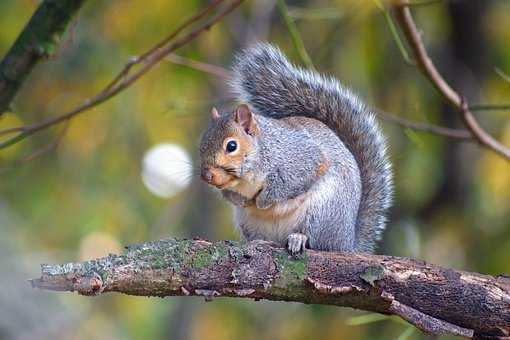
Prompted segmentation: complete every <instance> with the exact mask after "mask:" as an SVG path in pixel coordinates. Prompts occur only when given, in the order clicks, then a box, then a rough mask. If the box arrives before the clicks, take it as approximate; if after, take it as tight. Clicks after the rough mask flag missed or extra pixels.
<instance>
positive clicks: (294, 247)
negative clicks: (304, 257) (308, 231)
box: [287, 233, 308, 255]
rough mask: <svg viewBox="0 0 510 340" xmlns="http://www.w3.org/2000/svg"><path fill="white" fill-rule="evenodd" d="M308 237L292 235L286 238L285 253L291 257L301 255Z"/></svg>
mask: <svg viewBox="0 0 510 340" xmlns="http://www.w3.org/2000/svg"><path fill="white" fill-rule="evenodd" d="M307 242H308V236H306V235H305V234H301V233H292V234H290V235H289V236H287V251H288V252H289V253H290V254H291V255H297V254H301V253H302V252H303V251H304V250H305V248H306V245H307Z"/></svg>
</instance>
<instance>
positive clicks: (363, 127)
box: [231, 44, 392, 252]
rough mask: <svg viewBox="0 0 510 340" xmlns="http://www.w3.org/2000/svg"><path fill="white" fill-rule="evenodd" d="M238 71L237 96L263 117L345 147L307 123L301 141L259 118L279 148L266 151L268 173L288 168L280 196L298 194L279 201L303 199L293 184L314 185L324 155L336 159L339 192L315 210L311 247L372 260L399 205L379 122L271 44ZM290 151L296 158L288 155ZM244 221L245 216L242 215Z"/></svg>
mask: <svg viewBox="0 0 510 340" xmlns="http://www.w3.org/2000/svg"><path fill="white" fill-rule="evenodd" d="M233 71H234V76H233V80H232V82H231V85H232V88H233V91H234V92H235V94H236V95H237V96H238V98H239V100H240V101H241V102H245V103H248V104H249V105H250V106H251V108H252V109H253V110H254V113H255V114H259V115H261V116H262V117H270V118H277V119H281V118H285V117H301V116H302V117H308V118H314V119H317V120H319V121H320V122H322V123H324V124H325V125H326V126H327V127H329V128H330V129H331V130H332V131H333V132H334V133H335V134H336V135H337V136H338V137H339V138H340V140H341V142H340V141H339V140H337V139H336V138H334V137H335V136H333V135H332V134H328V133H327V132H324V130H323V129H318V130H317V129H314V128H313V127H311V128H309V129H308V128H307V126H306V125H310V126H312V125H313V123H311V124H308V123H303V126H304V128H299V129H298V130H300V132H299V133H297V132H295V133H285V129H286V127H285V124H284V123H283V122H282V124H281V126H280V127H279V128H275V127H274V126H276V125H278V124H275V123H274V122H272V119H266V118H262V117H258V118H257V123H258V124H259V126H260V130H261V134H262V136H261V137H260V139H261V140H265V141H266V143H269V144H271V145H270V146H269V147H268V146H266V147H265V148H264V149H265V152H264V153H266V152H267V153H268V154H267V155H263V157H262V159H263V160H264V163H268V164H266V165H265V166H264V167H274V166H275V165H276V164H279V165H281V166H283V167H284V168H283V169H280V170H279V173H278V174H276V175H274V174H273V175H274V176H276V177H278V180H277V182H278V181H279V182H278V184H276V185H277V187H275V188H273V190H280V191H281V190H284V191H288V190H290V191H291V192H285V193H277V194H276V196H278V195H280V196H282V197H287V199H292V198H295V197H296V196H297V194H300V192H292V190H293V189H292V187H293V185H292V184H289V183H293V182H295V181H299V180H303V179H305V180H306V179H307V178H309V176H305V175H303V174H304V173H306V172H313V171H314V169H313V166H315V163H316V162H317V157H318V155H319V150H321V151H324V150H325V151H326V153H327V155H328V156H329V155H332V160H333V162H332V163H333V164H332V165H331V168H330V169H329V171H328V173H331V176H334V179H335V181H336V184H335V183H327V184H323V185H322V186H323V187H324V188H326V187H329V189H330V190H331V189H333V190H334V191H335V195H333V196H334V197H332V198H329V199H325V200H324V201H323V202H321V204H322V206H317V207H313V208H312V209H311V210H312V211H310V212H309V214H310V216H309V217H308V218H306V220H307V221H305V222H304V223H307V224H308V225H304V226H303V227H302V228H305V230H304V231H305V234H307V236H308V241H309V244H310V247H311V248H316V249H324V250H344V251H359V252H372V251H373V249H374V246H375V243H376V241H377V240H379V239H380V237H381V234H382V232H383V230H384V227H385V222H386V218H385V214H386V212H387V210H388V208H389V207H390V205H391V201H392V171H391V164H390V161H389V159H388V156H387V150H386V148H387V147H386V141H385V138H384V137H383V135H382V134H381V131H380V128H379V126H378V124H377V122H376V120H375V117H374V114H373V113H372V112H371V111H370V110H369V109H368V108H367V107H366V106H365V105H364V104H363V102H361V101H360V100H359V99H358V98H357V97H356V96H355V95H354V94H353V93H351V91H349V90H348V89H346V88H345V87H343V86H342V85H340V84H339V82H338V81H337V80H335V79H333V78H331V77H325V76H322V75H319V74H318V73H316V72H313V71H309V70H304V69H301V68H298V67H296V66H294V65H292V64H291V63H290V62H289V61H288V60H287V59H286V57H285V56H284V55H283V54H282V52H281V51H280V50H279V49H278V48H276V47H273V46H272V45H269V44H257V45H255V46H253V47H251V48H248V49H246V50H245V51H243V52H242V53H240V54H238V55H237V57H236V61H235V64H234V67H233ZM305 134H306V135H308V136H309V137H311V139H310V140H312V141H314V142H315V143H317V144H318V145H316V146H315V148H316V149H314V145H313V143H312V144H307V143H306V142H302V141H303V140H304V139H306V138H304V137H303V135H305ZM282 144H283V145H284V147H285V148H289V150H292V151H291V152H280V151H279V150H280V149H282ZM259 157H260V155H259ZM280 158H281V159H280ZM304 160H306V161H304ZM306 166H310V167H312V168H309V169H307V168H306ZM282 173H283V177H282ZM301 173H303V174H301ZM325 177H327V176H325ZM321 180H322V181H323V182H324V180H325V179H324V178H322V179H321ZM297 187H300V186H299V185H298V186H297ZM301 187H302V188H303V186H301ZM332 187H333V188H332ZM305 188H306V186H305ZM308 189H309V188H308ZM358 191H360V192H358ZM236 214H237V215H243V210H242V208H240V209H238V210H237V211H236ZM238 218H239V216H238ZM240 218H241V220H242V216H241V217H240ZM240 228H241V229H242V228H243V226H242V225H240ZM311 229H314V230H311ZM242 232H244V231H243V230H242ZM246 234H248V235H244V236H245V237H247V238H256V237H257V236H260V235H253V237H251V235H249V230H246Z"/></svg>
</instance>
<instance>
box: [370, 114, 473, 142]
mask: <svg viewBox="0 0 510 340" xmlns="http://www.w3.org/2000/svg"><path fill="white" fill-rule="evenodd" d="M377 115H378V116H379V117H381V119H383V120H386V121H388V122H391V123H395V124H398V125H400V126H403V127H405V128H408V129H412V130H416V131H421V132H427V133H431V134H434V135H439V136H444V137H448V138H453V139H459V140H465V141H469V140H473V136H472V135H471V133H469V131H466V130H460V129H451V128H447V127H443V126H439V125H434V124H429V123H422V122H415V121H412V120H408V119H404V118H402V117H397V116H395V115H393V114H390V113H387V112H384V111H377Z"/></svg>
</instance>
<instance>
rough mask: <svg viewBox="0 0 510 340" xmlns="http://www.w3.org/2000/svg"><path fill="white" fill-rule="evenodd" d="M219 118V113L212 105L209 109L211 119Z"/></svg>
mask: <svg viewBox="0 0 510 340" xmlns="http://www.w3.org/2000/svg"><path fill="white" fill-rule="evenodd" d="M219 118H220V114H219V112H218V110H216V108H215V107H213V108H212V109H211V119H212V120H217V119H219Z"/></svg>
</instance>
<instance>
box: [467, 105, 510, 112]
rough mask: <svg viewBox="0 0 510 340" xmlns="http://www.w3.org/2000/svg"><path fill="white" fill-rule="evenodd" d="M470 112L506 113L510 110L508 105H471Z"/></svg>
mask: <svg viewBox="0 0 510 340" xmlns="http://www.w3.org/2000/svg"><path fill="white" fill-rule="evenodd" d="M469 110H471V111H507V110H510V104H471V105H469Z"/></svg>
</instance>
